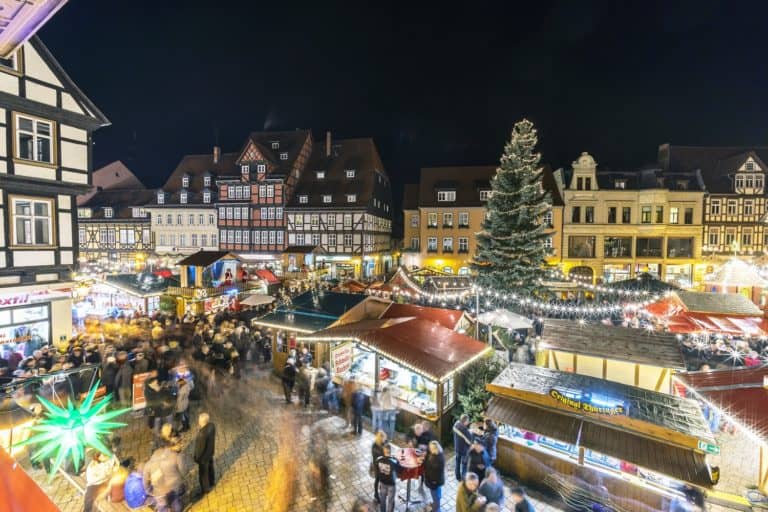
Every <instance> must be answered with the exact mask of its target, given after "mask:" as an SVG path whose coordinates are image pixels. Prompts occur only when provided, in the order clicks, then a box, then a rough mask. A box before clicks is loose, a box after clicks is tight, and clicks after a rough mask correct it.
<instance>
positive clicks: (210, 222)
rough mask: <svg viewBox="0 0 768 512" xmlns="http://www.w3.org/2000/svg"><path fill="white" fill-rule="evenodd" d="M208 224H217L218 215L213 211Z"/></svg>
mask: <svg viewBox="0 0 768 512" xmlns="http://www.w3.org/2000/svg"><path fill="white" fill-rule="evenodd" d="M208 224H210V225H211V226H213V225H214V224H216V217H215V216H214V215H213V214H212V213H211V214H209V215H208Z"/></svg>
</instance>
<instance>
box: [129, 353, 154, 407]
mask: <svg viewBox="0 0 768 512" xmlns="http://www.w3.org/2000/svg"><path fill="white" fill-rule="evenodd" d="M126 364H127V363H126ZM149 375H150V372H146V373H137V374H136V375H134V376H133V410H134V411H139V410H141V409H144V408H145V407H147V398H146V397H145V396H144V383H145V382H146V381H147V379H148V378H149Z"/></svg>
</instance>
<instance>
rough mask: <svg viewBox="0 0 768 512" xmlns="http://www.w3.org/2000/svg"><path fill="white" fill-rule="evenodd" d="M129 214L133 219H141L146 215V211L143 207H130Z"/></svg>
mask: <svg viewBox="0 0 768 512" xmlns="http://www.w3.org/2000/svg"><path fill="white" fill-rule="evenodd" d="M131 215H132V216H133V218H134V219H142V218H144V217H146V216H147V212H146V210H144V208H131Z"/></svg>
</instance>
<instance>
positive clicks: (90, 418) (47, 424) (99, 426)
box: [14, 382, 131, 477]
mask: <svg viewBox="0 0 768 512" xmlns="http://www.w3.org/2000/svg"><path fill="white" fill-rule="evenodd" d="M98 387H99V382H96V384H95V385H94V386H93V387H92V388H91V390H90V391H89V392H88V394H87V395H86V397H85V398H84V399H83V401H82V403H81V404H80V405H79V406H78V407H76V406H75V405H74V404H73V403H72V400H67V406H66V407H59V406H57V405H54V404H52V403H51V402H49V401H48V400H46V399H45V398H43V397H41V396H39V395H38V397H37V398H38V400H40V403H41V404H42V405H43V407H45V409H46V412H45V413H44V418H43V419H42V420H41V421H40V422H38V423H37V424H35V425H33V426H32V427H30V430H31V431H32V432H36V434H35V435H33V436H31V437H30V438H29V439H27V440H25V441H22V442H20V443H18V444H16V445H14V446H18V447H21V446H26V445H38V450H37V451H36V452H35V454H34V455H33V456H32V460H34V461H39V460H43V459H45V458H53V459H54V462H53V464H52V465H51V470H50V473H49V477H52V476H53V474H54V473H56V472H57V471H58V469H59V467H61V465H62V463H63V462H64V460H65V459H67V458H68V457H71V458H72V462H73V464H74V466H75V470H76V471H79V468H80V463H81V462H83V461H85V449H86V448H94V449H96V450H98V451H100V452H101V453H103V454H105V455H108V456H110V455H112V452H111V451H110V450H109V448H108V447H107V446H106V445H105V444H104V442H103V441H102V437H103V436H105V435H108V434H110V433H111V432H112V430H114V429H116V428H118V427H124V426H125V425H126V424H125V423H120V422H115V421H111V420H112V419H113V418H116V417H117V416H120V415H122V414H125V413H126V412H128V411H130V410H131V409H130V408H125V409H116V410H113V411H107V412H105V410H106V408H107V406H108V405H109V403H110V401H111V399H112V394H111V393H110V394H108V395H106V396H105V397H104V398H102V399H101V400H99V401H97V402H94V399H95V397H96V390H97V389H98Z"/></svg>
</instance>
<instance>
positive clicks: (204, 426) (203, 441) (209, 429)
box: [194, 412, 216, 495]
mask: <svg viewBox="0 0 768 512" xmlns="http://www.w3.org/2000/svg"><path fill="white" fill-rule="evenodd" d="M197 424H198V426H199V427H200V430H199V431H198V433H197V438H196V439H195V457H194V458H195V462H196V463H197V469H198V478H199V480H200V492H202V494H204V495H205V494H208V492H210V490H211V487H213V486H214V485H215V483H216V480H215V476H214V471H213V454H214V452H215V450H216V446H215V445H216V426H215V425H214V424H213V423H211V417H210V416H209V415H208V413H205V412H204V413H201V414H200V416H198V418H197Z"/></svg>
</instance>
